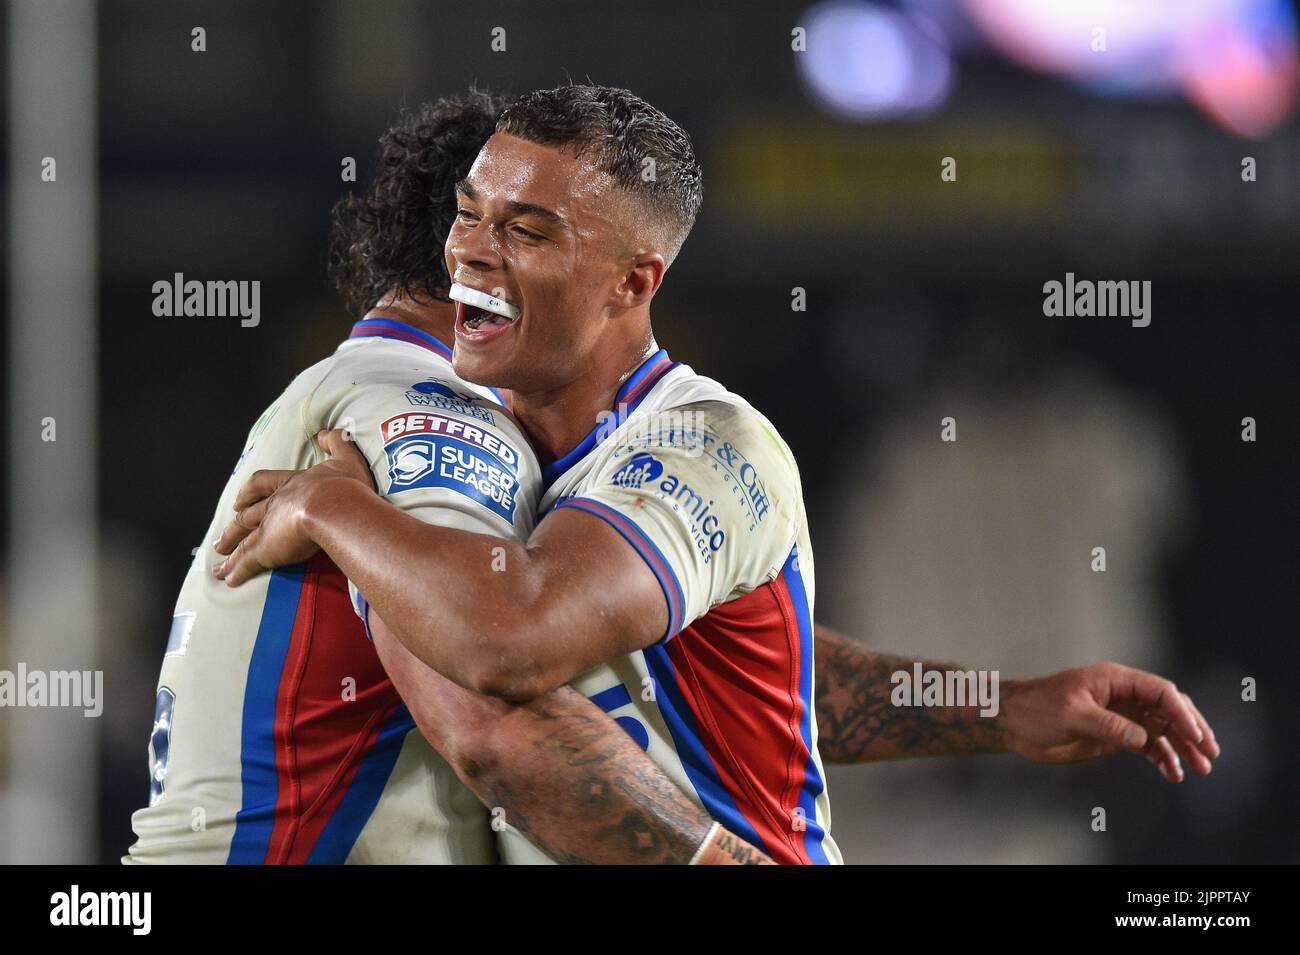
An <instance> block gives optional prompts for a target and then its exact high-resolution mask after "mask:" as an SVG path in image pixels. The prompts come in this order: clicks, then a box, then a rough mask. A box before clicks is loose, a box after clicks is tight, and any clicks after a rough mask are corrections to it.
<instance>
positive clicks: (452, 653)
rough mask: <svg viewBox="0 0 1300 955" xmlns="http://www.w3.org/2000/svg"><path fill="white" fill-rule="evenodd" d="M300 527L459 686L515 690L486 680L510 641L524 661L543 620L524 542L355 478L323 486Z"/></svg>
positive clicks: (406, 641)
mask: <svg viewBox="0 0 1300 955" xmlns="http://www.w3.org/2000/svg"><path fill="white" fill-rule="evenodd" d="M303 526H304V531H305V533H306V534H307V535H308V536H310V537H311V539H312V540H314V541H315V542H316V543H317V544H318V545H319V546H320V547H321V548H322V549H323V550H324V551H325V552H326V553H327V554H329V556H330V558H331V559H332V560H333V561H334V563H335V564H337V565H338V566H339V568H340V569H341V570H342V571H343V572H344V573H345V574H346V575H347V576H348V578H349V579H351V580H352V581H353V583H355V584H356V586H357V589H358V590H360V591H361V593H362V594H363V595H364V596H365V598H366V601H367V602H368V603H369V604H370V606H371V607H373V608H374V609H375V610H376V611H377V612H378V614H379V616H380V617H382V618H383V619H384V620H385V621H386V622H387V624H388V626H389V627H390V628H391V631H392V633H393V634H394V635H395V636H396V637H397V639H398V640H399V641H400V642H401V643H402V645H403V646H405V647H406V648H407V649H408V650H410V651H411V652H412V653H413V654H415V656H416V657H418V658H419V659H420V660H421V661H423V662H424V663H425V664H426V665H427V666H429V667H432V668H433V669H434V670H436V671H438V672H439V673H441V674H442V675H443V676H445V677H447V678H448V679H450V680H452V681H453V682H455V683H457V684H459V685H460V686H462V687H466V688H469V689H472V690H476V691H480V692H490V693H494V694H496V695H501V696H513V695H515V694H514V693H513V692H512V688H511V687H503V686H498V685H496V684H495V683H494V682H493V676H494V674H496V673H497V672H499V667H498V666H497V664H498V663H499V661H500V659H501V657H502V656H503V655H504V654H505V653H506V652H507V648H508V652H509V654H510V655H511V658H512V659H513V660H515V661H518V665H519V667H520V668H522V667H524V666H526V665H527V663H528V661H530V660H531V659H532V658H533V657H534V656H535V654H534V653H533V651H532V650H531V649H530V647H531V641H533V639H534V638H535V637H536V636H538V635H539V631H540V630H542V629H543V621H542V620H540V619H538V614H537V613H536V612H535V610H534V605H535V598H536V596H537V594H536V591H537V589H538V588H536V587H533V586H532V584H531V575H530V574H529V569H528V568H529V560H528V555H527V552H526V550H525V548H524V546H523V545H521V544H520V543H518V542H517V541H511V540H506V539H502V538H496V537H490V536H487V535H483V534H473V533H470V532H468V531H462V530H457V529H455V528H449V527H438V526H434V525H430V524H427V523H425V522H423V521H421V520H419V519H418V518H416V517H414V516H413V515H410V514H407V513H406V512H404V511H402V510H400V509H399V508H397V507H394V506H393V505H392V504H390V503H389V502H387V501H385V500H384V499H383V498H381V497H378V496H376V495H375V494H373V493H372V492H370V491H369V490H368V489H366V488H365V487H363V486H362V485H360V484H359V483H357V482H353V481H335V482H330V483H329V484H328V485H325V486H323V487H322V488H321V490H320V492H319V493H317V494H316V495H315V496H314V497H313V498H312V499H311V500H310V502H309V504H308V506H307V507H306V509H305V513H304V515H303Z"/></svg>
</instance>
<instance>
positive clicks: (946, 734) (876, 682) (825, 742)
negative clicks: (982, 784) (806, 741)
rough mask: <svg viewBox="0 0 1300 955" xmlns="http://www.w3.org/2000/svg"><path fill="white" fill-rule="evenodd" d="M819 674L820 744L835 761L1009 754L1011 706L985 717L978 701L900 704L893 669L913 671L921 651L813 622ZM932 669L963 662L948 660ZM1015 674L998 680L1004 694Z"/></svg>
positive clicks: (1012, 689) (1012, 688)
mask: <svg viewBox="0 0 1300 955" xmlns="http://www.w3.org/2000/svg"><path fill="white" fill-rule="evenodd" d="M814 634H815V638H816V647H815V650H814V651H813V652H814V659H815V660H816V673H817V702H816V707H817V734H818V736H817V748H818V749H819V750H820V751H821V754H822V757H823V758H824V759H825V760H826V761H827V762H830V763H868V762H875V761H877V760H883V759H898V758H900V757H904V756H973V755H976V754H979V753H1004V752H1006V751H1007V743H1006V739H1005V734H1004V726H1003V723H1004V714H1005V712H1006V711H1005V709H1003V710H1000V711H999V713H998V715H997V716H980V708H979V706H978V705H976V706H960V707H959V706H918V707H911V706H894V705H893V703H892V702H890V693H891V692H892V691H893V689H894V684H893V683H891V682H890V676H891V675H892V674H893V673H895V672H897V671H898V670H905V671H907V672H908V673H909V674H910V673H911V672H912V665H913V663H915V662H916V658H915V657H903V656H894V655H892V654H888V653H877V652H876V651H874V650H868V649H867V648H866V647H864V646H862V645H861V644H859V643H856V642H854V641H852V640H849V639H847V638H846V637H843V636H841V635H840V634H838V633H836V632H835V631H834V630H831V629H830V628H829V627H823V626H822V625H821V624H817V625H816V627H815V628H814ZM923 667H924V668H925V669H926V670H932V669H939V670H946V669H961V668H960V667H954V665H953V664H950V663H930V662H926V663H924V664H923ZM1009 684H1014V681H1003V682H1002V684H1001V685H1000V687H999V690H1000V693H1001V696H1002V698H1003V700H1004V701H1005V699H1006V697H1007V695H1008V694H1009V693H1014V692H1015V686H1014V685H1009Z"/></svg>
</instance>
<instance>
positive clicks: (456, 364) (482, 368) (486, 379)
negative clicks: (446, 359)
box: [451, 348, 510, 388]
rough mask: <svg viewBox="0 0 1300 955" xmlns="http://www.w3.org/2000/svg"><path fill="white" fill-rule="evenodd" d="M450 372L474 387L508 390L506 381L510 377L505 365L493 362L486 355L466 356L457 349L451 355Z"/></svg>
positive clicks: (462, 350)
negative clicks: (481, 386)
mask: <svg viewBox="0 0 1300 955" xmlns="http://www.w3.org/2000/svg"><path fill="white" fill-rule="evenodd" d="M451 367H452V370H453V371H455V372H456V374H457V375H459V376H460V377H461V378H463V379H465V380H466V381H468V382H470V383H471V384H475V385H483V386H485V387H489V388H508V387H510V386H509V384H507V382H506V379H508V378H509V377H510V375H509V374H508V372H507V370H506V367H505V363H504V362H501V361H494V360H492V359H491V358H489V357H488V356H486V355H482V354H479V355H468V354H465V349H461V348H457V349H456V350H455V352H453V354H452V359H451Z"/></svg>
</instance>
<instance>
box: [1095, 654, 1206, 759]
mask: <svg viewBox="0 0 1300 955" xmlns="http://www.w3.org/2000/svg"><path fill="white" fill-rule="evenodd" d="M1108 676H1109V679H1110V698H1111V700H1117V699H1122V698H1124V697H1131V698H1132V699H1134V700H1135V701H1136V702H1138V703H1139V704H1141V705H1142V706H1143V707H1145V708H1146V709H1148V710H1150V711H1151V713H1152V715H1153V716H1159V717H1161V718H1163V719H1165V720H1166V721H1168V723H1169V725H1170V728H1171V729H1172V730H1173V731H1174V732H1176V733H1181V734H1182V735H1184V736H1186V737H1187V738H1188V739H1190V740H1192V742H1194V743H1200V742H1202V741H1203V737H1204V733H1203V732H1202V730H1201V727H1200V724H1199V723H1198V722H1197V720H1196V715H1195V713H1194V711H1193V709H1192V707H1191V705H1190V704H1189V703H1188V701H1187V700H1186V699H1185V694H1183V693H1180V692H1178V687H1176V686H1174V684H1173V683H1172V682H1171V681H1169V680H1166V679H1165V678H1164V677H1159V676H1156V675H1155V674H1154V673H1147V672H1145V671H1143V670H1134V669H1132V668H1131V667H1124V666H1118V665H1116V667H1115V669H1114V670H1113V671H1112V672H1111V673H1110V674H1108Z"/></svg>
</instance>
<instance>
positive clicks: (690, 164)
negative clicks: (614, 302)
mask: <svg viewBox="0 0 1300 955" xmlns="http://www.w3.org/2000/svg"><path fill="white" fill-rule="evenodd" d="M497 132H499V133H509V134H510V135H512V136H518V137H519V138H520V139H527V140H529V141H530V142H534V143H539V144H541V145H543V146H560V147H567V148H568V149H570V150H572V151H573V153H574V154H575V155H581V154H582V153H585V152H587V151H591V152H593V153H594V155H595V157H596V162H597V165H598V167H599V168H600V169H601V170H602V171H604V172H605V173H607V174H608V175H609V176H610V177H611V178H613V180H614V181H615V182H617V183H618V184H619V185H620V186H622V187H623V188H624V189H626V190H627V191H628V192H630V193H632V194H633V195H635V196H637V197H638V198H640V199H641V201H642V202H643V203H645V205H646V207H647V208H648V209H649V211H650V212H651V214H652V215H653V216H654V217H655V218H656V219H658V221H659V222H660V223H661V224H662V225H663V226H664V227H665V231H664V234H663V235H662V239H663V241H664V243H665V246H666V247H665V248H664V250H663V251H665V252H666V253H667V256H668V258H669V260H671V259H672V258H673V257H674V256H675V255H676V254H677V252H678V250H679V249H680V248H681V245H682V243H683V242H685V241H686V236H687V235H688V234H689V233H690V231H691V227H692V226H693V225H694V224H695V216H696V215H697V214H698V213H699V211H700V205H701V203H702V202H703V201H704V181H703V180H704V176H703V172H702V171H701V169H700V164H699V163H698V162H697V161H696V159H695V149H694V147H693V146H692V145H691V137H690V136H688V135H687V134H686V131H685V130H684V129H682V128H681V127H680V126H678V125H677V124H676V123H674V122H673V121H672V120H671V119H669V118H668V117H667V116H665V115H664V114H663V113H662V112H660V111H659V110H657V109H655V107H653V106H651V105H650V104H649V103H647V102H646V101H645V100H643V99H642V98H641V97H639V96H637V95H636V94H635V93H631V92H629V91H627V90H625V89H618V88H617V87H613V86H591V85H587V84H582V83H573V84H570V85H568V86H558V87H556V88H555V89H550V90H537V91H535V92H532V93H525V94H524V95H523V96H520V97H519V98H518V99H517V100H515V101H514V102H513V103H511V104H510V105H509V106H507V107H506V109H505V111H504V112H502V114H501V120H500V122H498V123H497Z"/></svg>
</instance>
